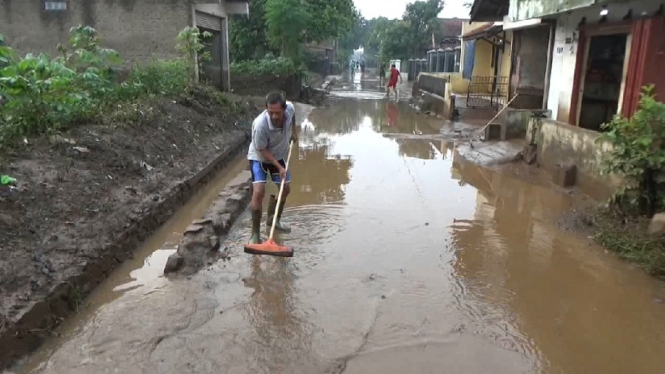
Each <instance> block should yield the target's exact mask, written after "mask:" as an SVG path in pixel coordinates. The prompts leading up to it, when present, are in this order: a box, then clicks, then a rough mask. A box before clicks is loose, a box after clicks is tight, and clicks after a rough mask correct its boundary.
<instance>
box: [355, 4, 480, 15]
mask: <svg viewBox="0 0 665 374" xmlns="http://www.w3.org/2000/svg"><path fill="white" fill-rule="evenodd" d="M413 1H415V0H353V2H354V3H355V4H356V8H358V10H360V13H361V14H362V15H363V17H365V19H370V18H376V17H386V18H391V19H392V18H401V17H402V14H404V10H405V9H406V4H408V3H411V2H413ZM464 2H465V0H446V1H445V4H446V5H445V8H443V12H441V14H440V15H439V17H441V18H454V17H457V18H469V9H468V8H465V7H464V6H463V4H464Z"/></svg>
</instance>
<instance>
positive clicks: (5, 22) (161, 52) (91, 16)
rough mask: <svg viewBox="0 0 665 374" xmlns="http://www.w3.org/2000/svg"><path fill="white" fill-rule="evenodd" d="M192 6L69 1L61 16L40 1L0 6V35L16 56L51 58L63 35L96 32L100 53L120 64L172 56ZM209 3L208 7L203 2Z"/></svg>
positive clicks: (168, 0)
mask: <svg viewBox="0 0 665 374" xmlns="http://www.w3.org/2000/svg"><path fill="white" fill-rule="evenodd" d="M195 2H205V1H192V0H69V9H68V10H66V11H46V10H44V0H3V1H0V33H2V34H4V35H5V36H6V38H7V43H8V44H9V45H11V46H12V47H14V48H16V49H17V50H18V51H19V52H20V53H22V54H25V53H28V52H32V53H39V52H47V53H49V54H55V53H57V48H56V47H57V45H58V43H65V42H66V41H67V39H68V38H69V35H70V34H69V29H70V28H71V27H73V26H78V25H80V24H83V25H89V26H92V27H94V28H96V29H97V30H98V32H99V36H100V37H101V38H102V44H103V45H104V46H105V47H108V48H113V49H115V50H117V51H118V52H119V53H120V54H121V56H122V57H123V58H124V59H125V60H126V61H128V62H129V61H141V60H143V61H145V60H148V59H150V58H152V57H153V56H155V57H158V58H166V57H172V56H175V54H176V52H175V49H174V48H175V38H176V36H177V35H178V33H179V32H180V31H181V30H182V29H183V28H185V27H186V26H189V25H191V23H192V11H191V9H192V7H191V4H192V3H195ZM208 2H210V1H208Z"/></svg>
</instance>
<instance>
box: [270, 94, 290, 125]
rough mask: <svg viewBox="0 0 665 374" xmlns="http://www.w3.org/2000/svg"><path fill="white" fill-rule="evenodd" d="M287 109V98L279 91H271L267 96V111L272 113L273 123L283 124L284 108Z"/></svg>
mask: <svg viewBox="0 0 665 374" xmlns="http://www.w3.org/2000/svg"><path fill="white" fill-rule="evenodd" d="M285 109H286V100H284V96H282V94H281V93H279V92H271V93H269V94H268V96H266V111H268V115H270V120H271V121H272V123H273V125H281V124H282V122H284V110H285Z"/></svg>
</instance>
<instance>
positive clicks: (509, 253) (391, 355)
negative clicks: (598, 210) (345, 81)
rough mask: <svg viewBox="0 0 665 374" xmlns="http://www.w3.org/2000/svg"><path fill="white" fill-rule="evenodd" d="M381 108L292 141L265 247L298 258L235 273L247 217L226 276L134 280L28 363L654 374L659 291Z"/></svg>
mask: <svg viewBox="0 0 665 374" xmlns="http://www.w3.org/2000/svg"><path fill="white" fill-rule="evenodd" d="M386 103H387V102H386V101H372V100H342V99H335V100H332V101H331V102H330V105H329V106H328V107H327V108H323V109H317V110H315V111H314V112H312V113H311V114H310V115H309V117H308V119H307V120H306V121H305V122H304V123H303V125H302V128H303V131H302V133H301V136H300V147H299V149H298V150H297V151H295V152H294V155H293V159H292V175H293V177H292V180H293V182H292V195H291V196H290V197H289V199H288V202H287V209H286V212H285V213H284V217H283V223H284V224H286V225H290V226H291V227H292V228H293V233H292V234H290V235H287V236H283V237H279V238H278V240H279V241H283V242H284V243H286V244H288V245H290V246H293V247H294V248H295V249H296V253H295V257H293V258H292V259H275V258H268V257H251V256H248V255H245V254H244V253H243V252H242V248H241V245H240V243H242V242H243V241H244V240H246V238H247V237H248V236H249V231H250V227H249V220H248V218H247V217H246V216H245V217H243V218H242V219H240V220H239V222H238V223H237V224H236V226H235V228H234V229H233V230H232V232H231V233H230V235H229V239H228V241H227V243H226V244H227V245H228V246H230V248H231V249H230V251H231V257H230V260H229V261H226V262H218V263H216V264H215V265H213V266H212V267H210V268H209V269H206V270H204V271H202V272H201V273H199V274H198V275H196V276H195V277H193V278H192V279H191V280H183V281H178V282H171V283H164V282H162V283H159V278H157V279H158V280H157V281H156V282H158V283H157V284H159V287H154V288H153V290H154V291H153V292H150V291H148V290H150V288H145V287H144V288H142V289H140V290H136V291H129V292H124V293H123V292H111V291H110V290H113V289H117V287H118V286H120V285H125V286H127V287H129V286H128V285H131V284H132V283H130V282H136V281H138V282H139V283H145V282H144V281H141V277H142V276H143V275H142V274H145V276H147V277H148V278H153V279H154V274H152V273H150V271H149V270H141V271H139V270H137V269H140V268H142V266H136V264H135V265H134V267H133V268H132V269H133V272H127V271H125V272H124V273H123V274H126V275H124V276H114V277H113V278H111V279H110V280H109V284H108V285H106V286H105V287H106V288H104V289H105V290H106V291H100V292H101V296H99V297H105V298H106V299H107V300H108V299H109V298H110V296H109V295H111V294H112V295H113V298H117V299H116V300H115V301H113V302H111V303H110V304H107V305H105V306H104V307H103V308H100V309H99V310H98V311H97V312H96V313H95V314H94V316H91V315H90V312H87V313H88V314H86V313H83V314H82V315H81V316H79V325H80V326H81V328H80V329H77V330H75V331H72V332H71V333H70V334H68V335H67V336H66V338H64V339H60V340H59V341H58V342H57V344H54V345H52V347H57V349H55V350H54V349H51V350H50V351H48V354H43V355H42V356H38V357H35V358H33V360H32V361H31V362H32V363H33V364H36V363H38V362H42V363H43V365H42V369H41V371H39V372H43V373H49V374H50V373H68V374H77V373H102V372H112V371H113V370H115V371H116V372H122V373H134V372H141V373H167V374H168V373H210V372H215V371H218V370H220V368H223V370H224V371H226V372H230V373H231V372H232V373H295V374H299V373H302V374H309V373H342V372H344V373H347V374H348V373H387V374H392V373H395V374H397V373H405V372H414V373H440V372H442V371H446V372H454V373H461V374H464V373H617V374H618V373H660V372H662V368H663V367H665V355H663V354H662V352H663V350H664V349H665V318H663V316H665V308H664V307H663V304H659V303H656V302H654V301H653V300H654V298H657V299H665V287H664V285H663V283H660V282H657V281H655V280H653V279H651V278H650V277H648V276H646V275H645V274H644V273H643V272H642V271H641V270H639V269H636V268H634V267H632V266H630V265H628V264H626V263H624V262H622V261H620V260H618V259H616V258H615V257H614V256H612V255H610V254H607V253H605V252H604V251H603V250H602V249H600V248H598V247H595V246H593V245H592V244H590V243H589V242H588V241H586V240H582V239H580V238H577V237H574V236H570V235H568V234H566V233H564V232H561V231H559V230H558V229H557V228H556V226H555V225H554V224H553V222H554V220H555V219H556V218H557V217H558V216H559V215H560V214H561V213H562V212H564V211H566V210H568V209H570V208H571V207H573V206H575V204H576V203H577V201H576V200H574V199H573V198H572V197H571V196H569V195H567V194H561V193H558V192H555V191H552V190H550V189H547V188H545V187H542V186H540V185H536V184H528V183H525V182H522V181H520V180H518V179H515V178H513V177H511V176H509V175H505V174H500V173H498V172H496V171H493V170H490V169H485V168H482V167H479V166H476V165H473V164H471V163H469V162H467V161H464V160H462V159H460V158H459V156H457V154H456V152H455V145H454V144H453V143H450V142H446V141H434V140H414V139H393V138H390V137H386V136H384V134H386V133H390V132H392V133H402V134H418V133H420V134H436V133H437V132H438V131H439V130H440V129H441V126H442V124H443V121H440V122H437V121H436V120H434V119H431V118H428V117H424V116H417V115H416V114H415V113H413V111H412V110H411V109H410V108H408V106H406V105H405V104H402V103H397V104H395V107H386ZM395 112H396V113H395ZM242 166H243V167H244V163H243V164H242ZM270 188H271V189H274V187H272V186H271V187H270ZM201 204H202V205H205V204H204V203H203V202H201ZM204 210H205V207H203V206H202V207H201V211H202V212H203V211H204ZM187 222H188V221H187ZM183 227H184V226H183ZM171 231H176V232H177V231H178V230H174V229H165V233H164V236H163V237H162V239H160V240H161V241H162V242H163V241H166V240H165V239H166V238H167V236H168V233H169V232H171ZM170 240H175V238H172V239H170ZM154 256H157V255H154ZM158 256H159V258H157V257H155V258H154V261H155V262H160V261H162V259H163V258H162V257H161V256H162V255H161V254H159V255H158ZM137 257H138V256H137ZM136 261H138V260H135V262H136ZM151 261H152V258H151ZM140 263H141V264H142V263H143V260H141V261H140ZM128 266H130V268H131V265H129V264H128ZM122 271H124V270H121V273H122ZM142 272H143V273H142ZM127 274H133V275H131V276H129V275H127ZM150 274H152V275H150ZM132 277H136V278H139V279H138V280H137V279H131V278H132ZM114 279H115V281H114ZM104 295H106V296H104ZM94 297H95V296H94V295H93V298H92V299H91V302H92V303H95V302H96V301H95V300H96V299H94ZM86 319H87V321H86V322H85V323H83V322H82V320H86ZM46 357H50V360H49V361H48V364H46V363H45V361H44V359H45V358H46Z"/></svg>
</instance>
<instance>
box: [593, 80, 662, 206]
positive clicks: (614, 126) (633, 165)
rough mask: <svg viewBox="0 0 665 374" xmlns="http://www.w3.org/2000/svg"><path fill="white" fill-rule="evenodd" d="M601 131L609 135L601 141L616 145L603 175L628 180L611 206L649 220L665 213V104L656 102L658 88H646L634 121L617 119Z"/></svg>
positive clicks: (609, 153)
mask: <svg viewBox="0 0 665 374" xmlns="http://www.w3.org/2000/svg"><path fill="white" fill-rule="evenodd" d="M601 128H602V129H603V130H605V131H606V132H605V133H604V134H602V135H601V136H600V137H599V138H598V140H601V141H602V140H604V141H608V142H609V143H611V144H612V145H613V147H612V149H611V150H610V151H608V152H607V153H606V154H605V157H604V160H603V164H602V172H603V173H604V174H619V175H622V176H623V177H624V178H625V183H624V184H623V186H621V188H619V189H618V190H617V191H616V192H615V194H614V196H613V198H612V201H611V203H612V204H613V205H614V206H616V207H618V208H620V209H621V210H622V211H623V212H625V213H631V212H637V213H639V214H640V215H645V216H647V217H651V216H653V215H654V214H655V213H657V212H658V211H660V210H662V209H664V208H665V104H664V103H661V102H659V101H657V100H656V95H655V93H654V86H653V85H650V86H646V87H644V88H643V90H642V95H641V98H640V102H639V109H638V110H637V111H636V112H635V114H634V115H633V116H632V117H631V118H625V117H623V116H621V115H617V116H616V117H615V118H614V119H613V120H612V121H611V122H608V123H606V124H603V125H602V126H601Z"/></svg>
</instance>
